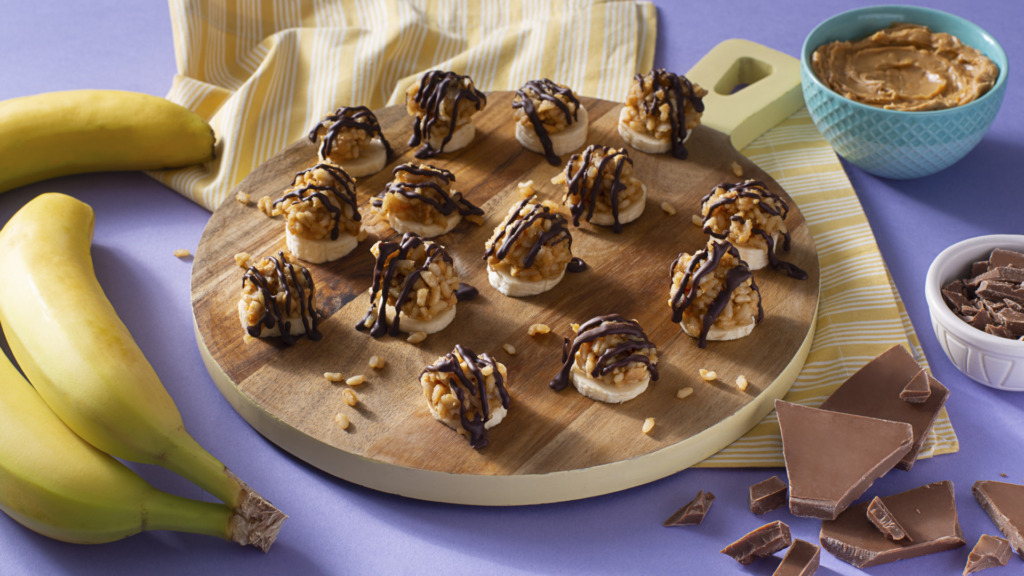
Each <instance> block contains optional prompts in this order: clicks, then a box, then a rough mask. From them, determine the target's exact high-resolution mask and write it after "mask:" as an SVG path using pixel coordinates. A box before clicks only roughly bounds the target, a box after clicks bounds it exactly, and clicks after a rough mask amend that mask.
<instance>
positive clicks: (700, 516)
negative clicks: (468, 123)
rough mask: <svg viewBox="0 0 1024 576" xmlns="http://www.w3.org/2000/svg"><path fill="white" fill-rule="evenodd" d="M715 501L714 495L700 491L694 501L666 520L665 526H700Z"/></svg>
mask: <svg viewBox="0 0 1024 576" xmlns="http://www.w3.org/2000/svg"><path fill="white" fill-rule="evenodd" d="M714 501H715V495H714V494H712V493H711V492H705V491H703V490H698V491H697V495H696V496H694V498H693V500H690V501H689V502H688V503H687V504H686V506H683V507H682V508H680V509H679V510H676V511H675V513H674V514H672V515H671V516H669V517H668V519H667V520H665V526H696V525H698V524H700V523H701V522H703V521H704V517H705V516H707V515H708V509H709V508H711V503H712V502H714Z"/></svg>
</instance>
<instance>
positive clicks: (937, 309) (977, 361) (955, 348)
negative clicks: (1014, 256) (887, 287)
mask: <svg viewBox="0 0 1024 576" xmlns="http://www.w3.org/2000/svg"><path fill="white" fill-rule="evenodd" d="M993 248H1004V249H1007V250H1015V251H1018V252H1024V236H1022V235H1017V234H994V235H991V236H978V237H976V238H969V239H967V240H963V241H961V242H957V243H956V244H953V245H952V246H950V247H949V248H946V249H945V250H943V251H942V252H940V253H939V255H938V256H936V257H935V260H933V261H932V264H931V266H930V267H929V268H928V275H927V277H926V278H925V286H924V295H925V299H926V300H927V302H928V312H929V313H930V315H931V319H932V329H934V330H935V337H936V338H938V340H939V345H941V346H942V350H943V351H944V352H945V353H946V356H948V357H949V360H950V361H951V362H952V363H953V365H954V366H956V367H957V369H958V370H960V371H961V372H963V373H964V374H966V375H967V376H969V377H970V378H971V379H973V380H975V381H977V382H980V383H982V384H984V385H986V386H991V387H993V388H998V389H999V390H1014V391H1018V392H1024V342H1021V341H1020V340H1011V339H1009V338H1001V337H999V336H993V335H992V334H988V333H987V332H984V331H982V330H978V329H977V328H975V327H973V326H971V325H970V324H968V323H967V322H964V321H963V320H961V319H960V318H959V317H957V315H956V314H954V313H953V311H952V310H950V309H949V306H947V305H946V302H945V301H944V300H943V299H942V293H941V290H942V287H943V286H945V285H946V284H948V283H949V282H950V281H952V280H954V279H956V278H964V277H966V276H967V275H968V273H969V271H970V266H971V263H972V262H977V261H979V260H987V259H988V255H989V253H990V252H991V251H992V249H993Z"/></svg>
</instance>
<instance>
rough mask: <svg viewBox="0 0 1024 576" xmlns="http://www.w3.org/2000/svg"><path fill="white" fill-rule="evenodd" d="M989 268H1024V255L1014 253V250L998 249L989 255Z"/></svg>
mask: <svg viewBox="0 0 1024 576" xmlns="http://www.w3.org/2000/svg"><path fill="white" fill-rule="evenodd" d="M988 266H989V267H992V268H996V267H999V266H1013V267H1014V268H1024V254H1021V253H1020V252H1014V251H1013V250H1004V249H1002V248H996V249H995V250H993V251H992V253H991V254H989V255H988Z"/></svg>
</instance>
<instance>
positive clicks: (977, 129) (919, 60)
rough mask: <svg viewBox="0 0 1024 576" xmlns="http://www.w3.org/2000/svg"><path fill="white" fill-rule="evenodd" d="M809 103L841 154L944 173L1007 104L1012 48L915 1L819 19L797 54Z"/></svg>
mask: <svg viewBox="0 0 1024 576" xmlns="http://www.w3.org/2000/svg"><path fill="white" fill-rule="evenodd" d="M800 64H801V66H800V67H801V77H802V86H803V93H804V100H805V102H806V103H807V109H808V112H809V113H810V116H811V119H812V120H813V121H814V123H815V125H816V126H817V127H818V130H819V131H820V132H821V134H822V136H823V137H824V138H825V140H826V141H828V142H829V144H831V145H832V147H833V148H834V149H835V151H836V153H837V154H839V155H840V156H841V157H843V158H844V159H845V160H846V161H848V162H849V163H851V164H853V165H855V166H857V167H859V168H861V169H862V170H864V171H866V172H869V173H871V174H875V175H876V176H881V177H884V178H895V179H909V178H919V177H922V176H928V175H931V174H934V173H936V172H939V171H941V170H944V169H946V168H948V167H949V166H951V165H953V164H954V163H956V162H957V161H959V160H960V159H962V158H963V157H964V156H966V155H967V153H968V152H970V151H971V150H972V149H973V148H974V147H975V146H976V145H977V144H978V142H980V141H981V139H982V137H983V136H984V135H985V133H986V132H987V131H988V128H989V126H990V125H991V124H992V121H993V120H994V119H995V116H996V113H997V112H998V111H999V106H1000V105H1001V104H1002V101H1003V95H1004V93H1005V91H1006V78H1007V75H1008V73H1009V69H1008V66H1007V59H1006V53H1005V52H1004V51H1003V49H1002V47H1001V46H1000V45H999V43H998V42H997V41H996V40H995V38H993V37H992V36H991V35H990V34H988V33H987V32H985V30H983V29H982V28H980V27H979V26H977V25H975V24H974V23H972V22H969V21H967V20H965V19H963V18H960V17H959V16H955V15H953V14H949V13H946V12H942V11H939V10H933V9H930V8H922V7H918V6H873V7H867V8H859V9H856V10H851V11H848V12H843V13H841V14H838V15H836V16H833V17H831V18H829V19H828V20H825V21H824V22H822V23H821V24H819V25H818V26H817V27H816V28H815V29H814V30H812V31H811V33H810V34H809V35H808V36H807V38H806V40H804V45H803V49H802V51H801V61H800Z"/></svg>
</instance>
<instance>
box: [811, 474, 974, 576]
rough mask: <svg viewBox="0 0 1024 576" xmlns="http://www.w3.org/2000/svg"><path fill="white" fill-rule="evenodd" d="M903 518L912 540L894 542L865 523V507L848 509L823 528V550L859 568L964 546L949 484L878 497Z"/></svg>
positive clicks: (858, 506) (863, 505) (928, 486)
mask: <svg viewBox="0 0 1024 576" xmlns="http://www.w3.org/2000/svg"><path fill="white" fill-rule="evenodd" d="M882 502H884V503H885V506H886V507H887V508H888V509H889V510H890V511H891V512H892V514H893V515H894V516H896V517H897V518H900V519H901V522H902V524H903V528H904V529H905V530H906V531H907V534H908V536H910V539H911V540H913V541H912V542H911V541H908V540H901V541H899V542H893V541H892V540H889V539H888V538H886V537H885V535H883V534H882V533H881V532H880V531H878V530H877V529H876V528H875V527H874V526H872V525H871V524H870V523H869V522H865V521H864V516H865V514H866V513H867V507H868V503H867V502H862V503H860V504H857V505H855V506H851V507H850V508H849V509H848V510H847V511H846V512H843V513H842V514H840V515H839V517H838V518H836V519H835V520H830V521H825V522H822V523H821V536H820V538H819V540H820V541H821V546H822V548H824V549H825V550H828V551H829V552H830V553H832V555H833V556H835V557H836V558H839V559H840V560H842V561H843V562H847V563H849V564H851V565H853V566H855V567H857V568H866V567H868V566H877V565H879V564H885V563H887V562H893V561H895V560H903V559H905V558H915V557H917V556H923V555H925V554H932V553H935V552H942V551H943V550H951V549H953V548H959V547H960V546H963V545H964V544H965V543H966V542H965V541H964V534H963V531H961V529H960V521H959V519H958V518H957V513H956V499H955V497H954V496H953V483H952V482H949V481H943V482H935V483H934V484H926V485H924V486H921V487H919V488H914V489H912V490H907V491H906V492H901V493H899V494H894V495H892V496H886V497H883V498H882Z"/></svg>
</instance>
